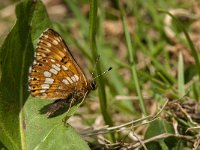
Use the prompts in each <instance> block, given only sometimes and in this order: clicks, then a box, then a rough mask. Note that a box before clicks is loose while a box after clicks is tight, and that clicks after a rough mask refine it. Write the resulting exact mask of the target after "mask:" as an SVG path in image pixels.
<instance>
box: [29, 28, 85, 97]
mask: <svg viewBox="0 0 200 150" xmlns="http://www.w3.org/2000/svg"><path fill="white" fill-rule="evenodd" d="M85 87H87V80H86V78H85V75H84V73H83V72H82V70H81V69H80V67H79V66H78V64H77V63H76V61H75V59H74V58H73V56H72V55H71V53H70V51H69V49H68V47H67V45H66V44H65V42H64V40H63V39H62V38H61V36H60V35H59V34H58V33H57V32H55V31H54V30H52V29H47V30H46V31H44V32H43V33H42V35H41V36H40V39H39V42H38V44H37V47H36V53H35V60H34V63H33V66H32V68H30V74H29V89H30V91H31V95H32V96H34V97H39V98H44V99H66V98H68V97H70V96H72V95H73V94H74V92H75V91H81V90H83V89H85Z"/></svg>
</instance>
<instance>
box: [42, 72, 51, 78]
mask: <svg viewBox="0 0 200 150" xmlns="http://www.w3.org/2000/svg"><path fill="white" fill-rule="evenodd" d="M43 74H44V76H45V77H51V73H50V72H49V71H44V73H43Z"/></svg>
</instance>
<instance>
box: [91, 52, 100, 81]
mask: <svg viewBox="0 0 200 150" xmlns="http://www.w3.org/2000/svg"><path fill="white" fill-rule="evenodd" d="M99 60H100V55H97V57H96V60H95V64H94V69H93V71H92V78H94V77H93V76H94V70H95V68H96V67H97V63H98V62H99Z"/></svg>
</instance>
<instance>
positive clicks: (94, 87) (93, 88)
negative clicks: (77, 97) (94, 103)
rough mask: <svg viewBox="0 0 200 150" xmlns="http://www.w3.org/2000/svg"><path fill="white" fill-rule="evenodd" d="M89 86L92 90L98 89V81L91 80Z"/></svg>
mask: <svg viewBox="0 0 200 150" xmlns="http://www.w3.org/2000/svg"><path fill="white" fill-rule="evenodd" d="M89 87H90V89H91V90H93V91H94V90H96V88H97V83H96V81H95V80H91V81H90V83H89Z"/></svg>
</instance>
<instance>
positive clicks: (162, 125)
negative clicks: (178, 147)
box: [145, 120, 175, 150]
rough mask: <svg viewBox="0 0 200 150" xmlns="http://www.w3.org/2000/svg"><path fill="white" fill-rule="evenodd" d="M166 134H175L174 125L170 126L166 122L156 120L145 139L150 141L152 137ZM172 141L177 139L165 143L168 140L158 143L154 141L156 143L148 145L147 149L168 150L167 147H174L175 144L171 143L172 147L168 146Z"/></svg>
mask: <svg viewBox="0 0 200 150" xmlns="http://www.w3.org/2000/svg"><path fill="white" fill-rule="evenodd" d="M164 133H174V129H173V127H172V125H171V124H169V123H168V122H167V121H165V120H155V121H153V122H151V123H150V126H149V127H148V129H147V132H146V134H145V139H149V138H151V137H154V136H156V135H160V134H164ZM171 139H175V138H167V141H165V140H166V139H160V140H159V141H158V142H156V141H154V142H151V143H148V144H147V147H148V149H149V150H151V149H152V150H156V149H158V150H159V149H166V147H167V146H168V147H173V142H171V143H169V144H171V145H167V144H166V143H167V142H168V141H169V140H171ZM165 142H166V143H165ZM166 145H167V146H166ZM161 147H162V148H161Z"/></svg>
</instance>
